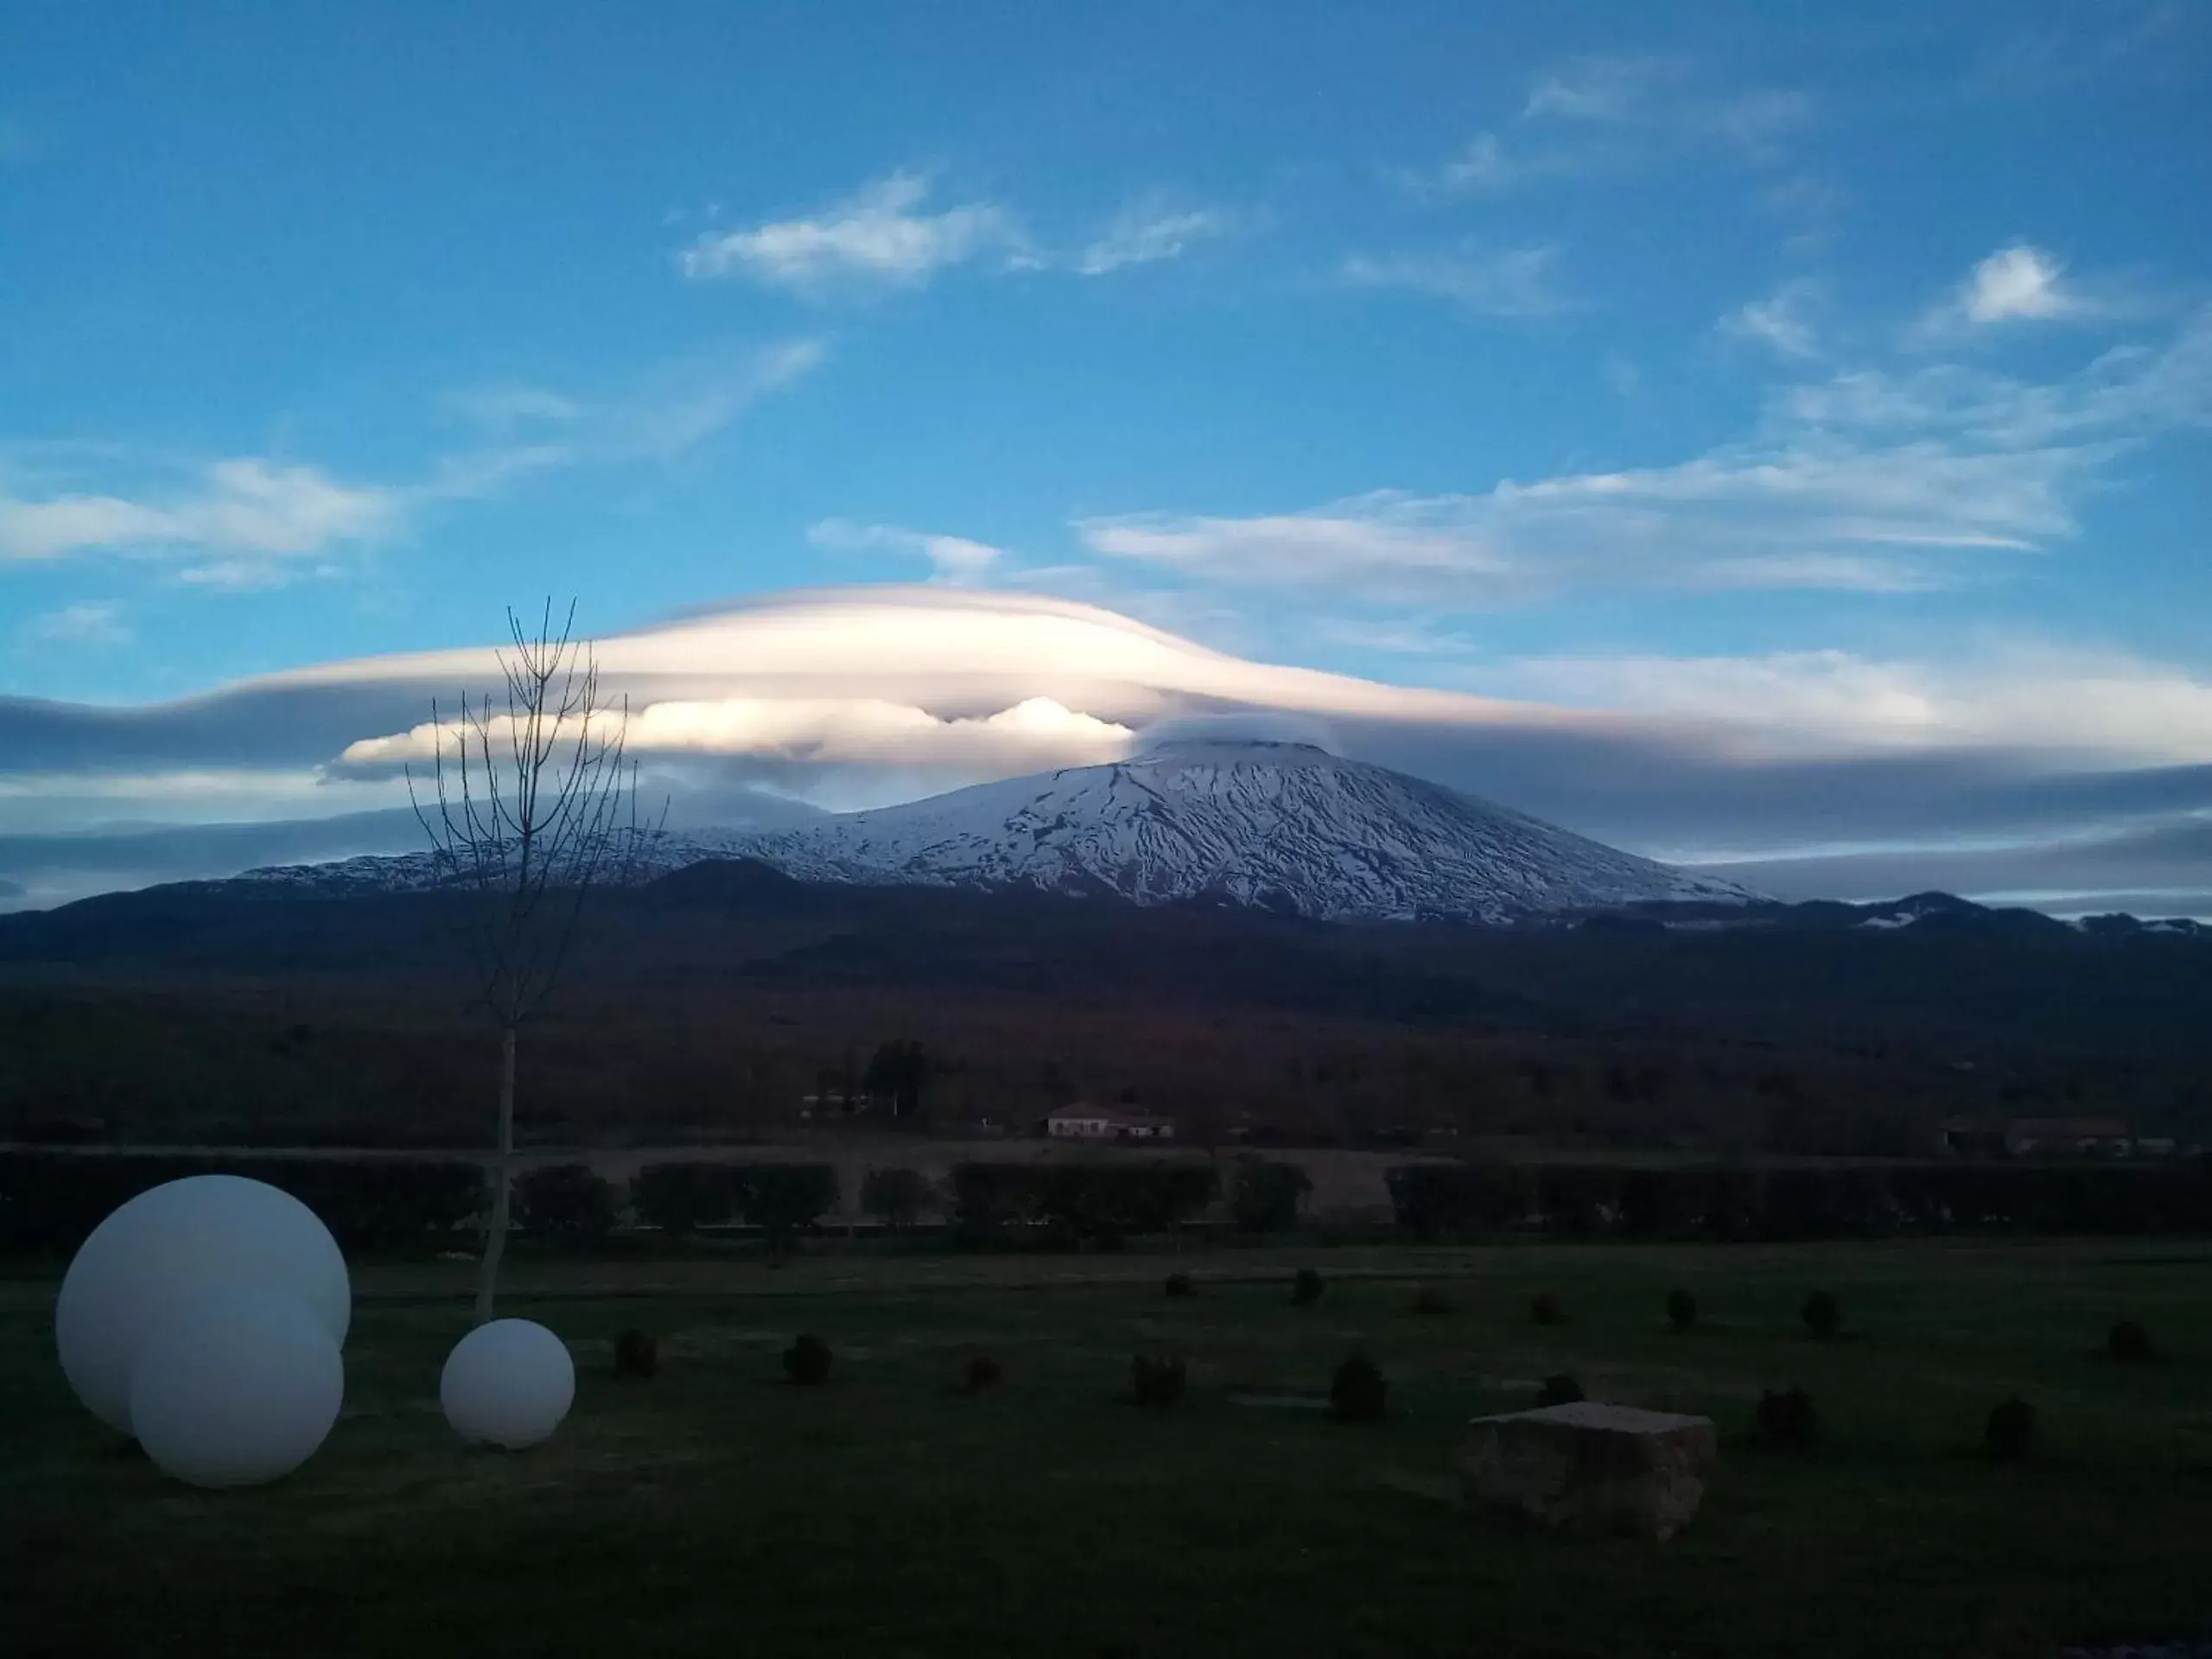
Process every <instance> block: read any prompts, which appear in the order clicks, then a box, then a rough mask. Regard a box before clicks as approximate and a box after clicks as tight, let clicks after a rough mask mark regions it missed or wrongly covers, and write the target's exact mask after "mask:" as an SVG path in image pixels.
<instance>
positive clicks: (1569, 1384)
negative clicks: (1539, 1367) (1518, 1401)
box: [1536, 1371, 1587, 1409]
mask: <svg viewBox="0 0 2212 1659" xmlns="http://www.w3.org/2000/svg"><path fill="white" fill-rule="evenodd" d="M1586 1398H1587V1396H1586V1395H1584V1393H1583V1392H1582V1384H1581V1383H1580V1382H1579V1381H1577V1380H1576V1379H1575V1378H1574V1377H1573V1376H1571V1375H1569V1374H1568V1373H1567V1372H1565V1371H1561V1372H1560V1374H1559V1375H1558V1376H1548V1377H1546V1378H1545V1379H1544V1385H1543V1387H1542V1388H1541V1389H1538V1390H1537V1392H1536V1405H1537V1407H1538V1408H1539V1409H1541V1408H1544V1407H1546V1406H1579V1405H1580V1404H1581V1403H1582V1402H1583V1401H1584V1400H1585V1399H1586Z"/></svg>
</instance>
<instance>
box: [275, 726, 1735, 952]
mask: <svg viewBox="0 0 2212 1659" xmlns="http://www.w3.org/2000/svg"><path fill="white" fill-rule="evenodd" d="M710 858H755V859H759V860H760V861H763V862H765V863H767V864H770V865H772V866H773V867H775V868H778V869H779V870H781V871H783V872H784V873H785V874H788V875H791V876H793V877H795V878H797V879H798V880H804V881H836V882H850V883H855V884H861V885H873V886H897V885H917V886H930V887H1040V888H1044V889H1046V890H1048V891H1052V892H1059V893H1101V892H1105V893H1117V894H1119V895H1121V896H1122V897H1123V898H1125V899H1131V900H1133V901H1135V902H1136V903H1138V904H1144V905H1154V904H1166V903H1173V902H1176V901H1179V900H1188V899H1201V900H1203V899H1217V900H1220V901H1222V902H1225V903H1230V904H1238V905H1253V906H1268V907H1270V908H1274V909H1281V910H1289V911H1294V912H1297V913H1299V914H1300V915H1304V916H1310V917H1313V918H1320V919H1326V920H1339V921H1348V920H1381V919H1402V918H1415V917H1451V918H1461V919H1465V920H1470V921H1482V922H1507V921H1511V920H1514V919H1516V918H1520V917H1524V916H1532V915H1540V914H1543V913H1545V912H1557V911H1568V910H1580V909H1586V908H1593V907H1599V906H1612V905H1624V904H1635V903H1638V902H1643V901H1649V900H1693V899H1702V900H1706V901H1713V900H1719V901H1723V902H1738V901H1742V900H1744V899H1749V898H1751V896H1752V895H1751V894H1749V893H1746V892H1745V890H1744V889H1743V888H1741V887H1736V886H1734V885H1733V884H1732V883H1729V882H1726V881H1717V880H1707V879H1706V878H1704V877H1700V876H1696V875H1692V874H1688V872H1686V871H1682V870H1677V869H1674V868H1669V866H1667V865H1664V864H1658V863H1654V862H1653V861H1650V860H1649V859H1643V858H1637V857H1635V856H1633V855H1630V854H1627V853H1623V852H1618V851H1616V850H1615V849H1612V848H1611V847H1605V846H1601V845H1600V844H1599V843H1598V842H1594V841H1587V840H1585V839H1584V838H1583V837H1581V836H1576V835H1571V834H1569V833H1568V832H1567V831H1566V830H1564V829H1555V828H1554V827H1553V826H1552V825H1550V824H1548V823H1539V822H1537V821H1536V820H1535V819H1534V818H1529V817H1522V815H1521V814H1520V813H1518V812H1512V811H1509V810H1506V809H1505V808H1503V807H1499V806H1493V805H1491V804H1489V803H1488V802H1485V801H1479V800H1476V799H1474V798H1471V797H1469V796H1465V795H1460V794H1457V793H1455V792H1454V791H1451V790H1448V789H1445V788H1443V787H1441V786H1440V785H1435V784H1431V783H1427V782H1424V781H1423V780H1421V779H1417V778H1409V777H1408V776H1406V775H1405V774H1404V773H1402V772H1390V771H1388V770H1386V769H1385V768H1383V767H1381V766H1370V765H1367V764H1365V763H1364V762H1362V761H1357V760H1343V759H1340V758H1338V756H1336V755H1332V754H1330V753H1326V752H1325V751H1324V750H1322V749H1319V748H1316V747H1312V746H1310V745H1306V744H1298V743H1264V742H1236V743H1223V742H1205V743H1175V744H1167V745H1163V746H1161V747H1159V748H1156V749H1154V750H1152V751H1150V752H1148V753H1144V754H1141V755H1139V756H1137V757H1135V758H1134V759H1132V760H1124V761H1119V762H1116V763H1114V764H1112V765H1109V766H1079V767H1071V768H1069V769H1068V770H1065V771H1062V772H1046V773H1041V774H1039V775H1038V776H1036V777H1031V778H1016V779H1009V780H1007V781H1006V782H1004V783H995V784H981V785H976V786H975V787H974V788H971V789H963V790H956V791H953V792H952V793H950V794H948V795H938V796H934V797H932V798H930V799H927V800H922V801H915V802H912V803H911V804H907V805H904V806H892V807H884V808H880V809H879V810H874V811H868V812H854V813H848V814H845V815H843V816H842V817H829V818H824V819H823V820H822V821H820V822H819V823H815V824H810V825H805V826H803V827H799V828H796V829H720V830H698V831H691V832H686V833H680V834H679V833H670V834H667V835H664V836H659V837H658V838H656V840H655V841H654V842H653V844H652V847H651V848H650V849H649V850H647V851H645V853H644V855H643V856H641V858H640V859H639V865H640V866H641V867H642V870H643V873H644V874H649V875H650V874H660V873H663V872H665V871H668V870H672V869H680V868H683V867H685V866H687V865H690V864H694V863H697V862H699V861H702V860H705V859H710ZM243 879H245V880H252V881H255V882H257V883H270V884H280V885H283V886H289V887H295V888H298V889H301V890H304V891H308V892H315V893H328V894H333V895H338V894H346V893H374V892H400V891H404V890H407V889H410V888H417V887H429V886H431V885H433V883H434V880H435V871H434V869H433V867H432V865H431V861H430V859H429V855H428V854H415V855H410V856H407V857H404V858H357V859H351V860H348V861H346V862H344V863H340V864H326V865H307V866H294V867H290V868H271V869H261V870H253V871H249V872H248V873H247V874H246V876H245V878H243Z"/></svg>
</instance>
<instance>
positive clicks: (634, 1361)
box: [614, 1331, 660, 1376]
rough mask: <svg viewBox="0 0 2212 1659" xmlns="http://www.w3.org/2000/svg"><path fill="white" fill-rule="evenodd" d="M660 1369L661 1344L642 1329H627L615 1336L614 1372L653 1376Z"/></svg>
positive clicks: (617, 1373)
mask: <svg viewBox="0 0 2212 1659" xmlns="http://www.w3.org/2000/svg"><path fill="white" fill-rule="evenodd" d="M659 1369H660V1344H658V1343H657V1342H655V1341H654V1340H653V1339H652V1338H651V1337H649V1336H647V1335H646V1334H645V1332H642V1331H625V1332H623V1333H622V1334H621V1335H620V1336H619V1337H617V1338H614V1374H615V1376H652V1374H653V1373H654V1372H655V1371H657V1370H659Z"/></svg>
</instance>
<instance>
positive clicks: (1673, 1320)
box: [1667, 1290, 1697, 1331]
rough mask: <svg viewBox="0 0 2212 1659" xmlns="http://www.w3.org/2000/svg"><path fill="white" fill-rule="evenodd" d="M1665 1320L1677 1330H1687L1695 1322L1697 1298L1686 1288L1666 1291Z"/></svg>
mask: <svg viewBox="0 0 2212 1659" xmlns="http://www.w3.org/2000/svg"><path fill="white" fill-rule="evenodd" d="M1667 1321H1668V1323H1669V1324H1670V1325H1673V1326H1674V1327H1675V1330H1677V1331H1687V1330H1688V1329H1689V1328H1690V1327H1691V1326H1692V1325H1695V1324H1696V1323H1697V1298H1696V1297H1694V1296H1693V1295H1691V1294H1689V1292H1688V1291H1687V1290H1670V1291H1669V1292H1668V1293H1667Z"/></svg>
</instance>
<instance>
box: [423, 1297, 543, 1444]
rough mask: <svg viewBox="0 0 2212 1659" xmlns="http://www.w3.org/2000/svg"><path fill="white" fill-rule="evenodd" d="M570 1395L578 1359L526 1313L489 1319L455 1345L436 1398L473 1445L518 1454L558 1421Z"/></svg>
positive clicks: (452, 1422) (458, 1432)
mask: <svg viewBox="0 0 2212 1659" xmlns="http://www.w3.org/2000/svg"><path fill="white" fill-rule="evenodd" d="M575 1397H576V1363H575V1360H573V1359H571V1358H570V1357H569V1350H568V1347H567V1345H566V1344H563V1342H562V1340H561V1338H558V1337H556V1336H555V1335H554V1334H553V1333H552V1332H550V1331H548V1330H547V1329H546V1328H545V1327H544V1326H543V1325H535V1324H532V1323H531V1321H530V1320H528V1319H493V1321H492V1322H491V1323H490V1324H489V1325H478V1326H477V1327H476V1329H474V1331H472V1332H469V1333H468V1334H467V1336H465V1337H463V1338H461V1340H460V1341H459V1342H457V1343H455V1344H454V1349H453V1352H451V1353H450V1354H448V1355H447V1356H446V1368H445V1370H444V1372H443V1373H442V1375H441V1376H439V1378H438V1403H439V1404H440V1405H442V1406H443V1407H444V1408H445V1412H446V1421H448V1422H449V1423H451V1424H452V1425H453V1427H454V1433H456V1434H458V1435H460V1436H461V1439H462V1440H467V1441H469V1442H471V1443H472V1444H488V1445H491V1446H505V1448H506V1449H507V1450H508V1451H510V1452H519V1451H521V1450H522V1449H523V1447H524V1446H536V1445H537V1443H538V1442H539V1441H540V1440H544V1439H546V1438H547V1437H548V1436H549V1435H550V1434H551V1433H553V1431H554V1430H555V1429H556V1428H558V1427H560V1426H561V1420H562V1419H563V1417H565V1416H567V1415H568V1414H569V1403H570V1402H572V1401H574V1400H575Z"/></svg>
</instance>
